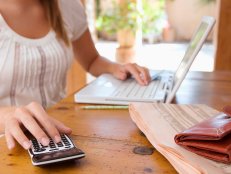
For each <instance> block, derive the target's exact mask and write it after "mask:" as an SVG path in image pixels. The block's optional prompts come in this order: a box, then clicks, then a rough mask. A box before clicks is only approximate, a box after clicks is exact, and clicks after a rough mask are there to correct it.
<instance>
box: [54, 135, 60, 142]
mask: <svg viewBox="0 0 231 174" xmlns="http://www.w3.org/2000/svg"><path fill="white" fill-rule="evenodd" d="M54 139H55V142H56V143H59V142H60V141H61V138H60V136H58V135H56V136H55V138H54Z"/></svg>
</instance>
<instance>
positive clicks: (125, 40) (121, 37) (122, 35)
mask: <svg viewBox="0 0 231 174" xmlns="http://www.w3.org/2000/svg"><path fill="white" fill-rule="evenodd" d="M117 41H118V43H119V46H120V47H133V46H134V45H135V43H136V35H135V33H134V32H133V31H131V30H129V29H123V30H119V31H118V32H117Z"/></svg>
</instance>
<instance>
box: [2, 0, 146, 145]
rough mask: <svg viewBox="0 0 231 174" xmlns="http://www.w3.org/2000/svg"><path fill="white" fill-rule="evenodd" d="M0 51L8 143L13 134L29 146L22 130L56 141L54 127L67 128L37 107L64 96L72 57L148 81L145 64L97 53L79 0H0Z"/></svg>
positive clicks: (91, 67) (95, 68) (93, 69)
mask: <svg viewBox="0 0 231 174" xmlns="http://www.w3.org/2000/svg"><path fill="white" fill-rule="evenodd" d="M0 55H1V56H0V83H1V87H0V106H1V107H0V124H1V128H2V132H3V130H4V131H5V138H6V141H7V145H8V148H9V149H12V148H14V146H15V140H16V141H17V142H18V143H19V144H20V145H21V146H23V147H24V148H25V149H29V148H30V146H31V143H30V141H29V140H28V138H27V137H26V136H25V134H24V132H23V130H28V131H29V132H31V133H32V135H34V136H35V138H37V139H38V140H39V141H40V142H41V143H42V144H43V145H45V146H46V145H48V144H49V139H48V136H50V137H51V138H52V139H54V141H55V142H59V141H60V135H59V133H66V134H70V133H71V129H70V128H68V127H66V126H65V125H63V124H62V123H60V122H59V121H57V120H55V119H53V118H51V117H49V116H48V114H47V113H46V112H45V110H44V109H43V108H46V107H48V106H51V105H53V104H54V103H56V102H57V101H59V100H60V99H62V98H63V97H64V96H65V81H66V79H65V78H66V73H67V70H68V68H69V67H70V65H71V63H72V58H73V57H76V59H77V60H78V62H79V63H80V64H81V65H82V67H83V68H84V69H85V70H86V71H88V72H90V73H91V74H92V75H94V76H98V75H100V74H102V73H111V74H113V75H114V76H115V77H116V78H118V79H121V80H124V79H126V78H127V77H128V76H129V75H132V76H134V77H135V78H136V80H137V81H138V83H140V84H141V85H146V84H148V82H149V81H150V76H149V74H148V71H147V69H146V68H143V67H140V66H138V65H136V64H126V65H124V66H122V65H119V64H116V63H113V62H110V61H108V60H107V59H104V58H103V57H101V56H100V55H99V53H98V52H97V50H96V49H95V47H94V44H93V41H92V39H91V36H90V33H89V30H88V28H87V22H86V16H85V13H84V10H83V7H82V5H81V3H80V1H79V0H68V1H66V0H0ZM76 78H78V77H76Z"/></svg>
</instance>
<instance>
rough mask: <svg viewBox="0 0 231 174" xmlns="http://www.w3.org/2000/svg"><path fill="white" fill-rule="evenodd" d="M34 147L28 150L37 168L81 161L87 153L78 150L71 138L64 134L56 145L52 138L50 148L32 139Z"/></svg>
mask: <svg viewBox="0 0 231 174" xmlns="http://www.w3.org/2000/svg"><path fill="white" fill-rule="evenodd" d="M30 141H31V143H32V147H31V148H30V149H29V150H28V152H29V154H30V157H31V161H32V164H33V165H35V166H38V165H45V164H51V163H56V162H61V161H67V160H74V159H80V158H83V157H85V153H84V152H83V151H82V150H81V149H79V148H77V147H76V146H75V144H74V143H73V142H72V140H71V139H70V137H69V136H67V135H65V134H62V135H61V141H60V142H59V143H55V142H54V141H53V140H52V139H51V138H50V143H49V145H48V146H43V145H42V144H41V143H39V142H38V141H37V139H35V138H32V139H31V140H30Z"/></svg>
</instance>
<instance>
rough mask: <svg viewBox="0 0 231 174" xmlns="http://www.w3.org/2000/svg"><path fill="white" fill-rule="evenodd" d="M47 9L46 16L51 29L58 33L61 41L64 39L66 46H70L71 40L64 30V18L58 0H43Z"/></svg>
mask: <svg viewBox="0 0 231 174" xmlns="http://www.w3.org/2000/svg"><path fill="white" fill-rule="evenodd" d="M41 3H42V5H43V6H44V8H45V12H46V16H47V19H48V22H49V24H50V25H51V28H52V29H53V30H54V31H55V32H56V34H57V36H58V38H59V39H62V40H63V41H64V42H65V44H66V45H68V46H69V45H70V40H69V38H68V36H67V32H66V30H65V28H64V22H63V18H62V15H61V12H60V9H59V4H58V0H41Z"/></svg>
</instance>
